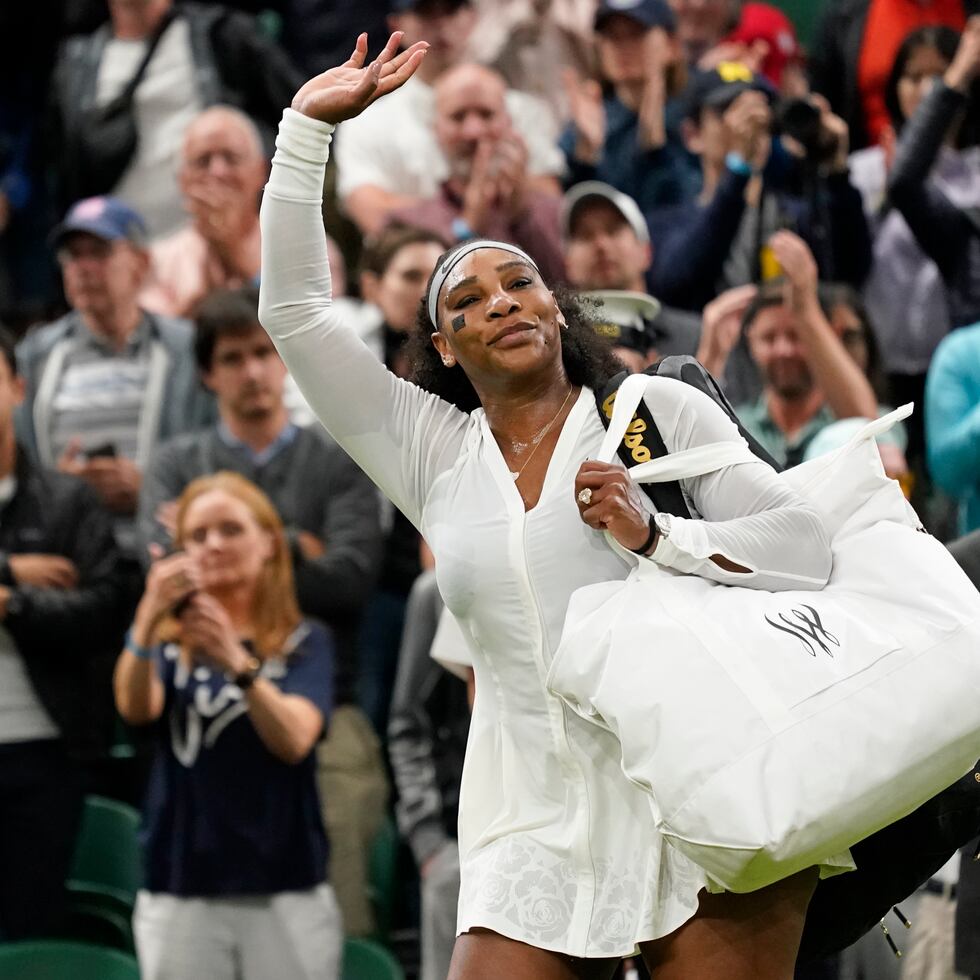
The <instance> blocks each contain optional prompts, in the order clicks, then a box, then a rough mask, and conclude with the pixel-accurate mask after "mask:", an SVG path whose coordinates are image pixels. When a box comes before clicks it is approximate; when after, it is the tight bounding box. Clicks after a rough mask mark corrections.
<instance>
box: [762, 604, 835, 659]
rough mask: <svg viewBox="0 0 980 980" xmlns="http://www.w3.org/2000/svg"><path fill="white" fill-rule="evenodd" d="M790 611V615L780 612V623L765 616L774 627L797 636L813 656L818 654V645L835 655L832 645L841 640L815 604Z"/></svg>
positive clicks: (828, 653)
mask: <svg viewBox="0 0 980 980" xmlns="http://www.w3.org/2000/svg"><path fill="white" fill-rule="evenodd" d="M804 610H805V611H804ZM789 612H790V614H789V616H787V615H786V614H785V613H780V614H779V617H778V618H779V621H780V622H779V623H775V622H773V621H772V620H771V619H770V618H769V617H768V616H765V617H763V618H764V619H765V621H766V622H767V623H768V624H769V625H770V626H771V627H773V629H777V630H780V631H781V632H783V633H789V635H790V636H795V637H796V639H798V640H799V641H800V643H802V644H803V647H804V649H805V650H806V652H807V653H809V654H810V656H811V657H815V656H816V655H817V647H819V648H820V649H821V650H823V652H824V653H825V654H827V656H828V657H833V655H834V651H833V650H832V649H831V647H839V646H840V640H838V639H837V637H836V636H834V634H833V633H831V632H830V631H829V630H828V629H827V628H826V627H825V626H824V624H823V622H822V620H821V619H820V613H818V612H817V610H816V609H814V608H813V606H807V605H804V606H802V608H800V609H791V610H790V611H789ZM780 623H782V625H780Z"/></svg>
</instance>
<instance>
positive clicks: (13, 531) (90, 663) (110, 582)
mask: <svg viewBox="0 0 980 980" xmlns="http://www.w3.org/2000/svg"><path fill="white" fill-rule="evenodd" d="M16 475H17V490H16V492H15V493H14V496H13V498H12V499H11V500H10V501H9V502H8V504H7V505H6V507H4V508H3V510H2V511H0V582H2V583H3V584H5V585H7V586H8V587H10V588H11V590H12V595H11V599H10V601H9V603H8V612H7V616H6V617H5V619H4V621H3V625H4V626H5V627H6V628H7V629H8V630H9V631H10V634H11V635H12V636H13V639H14V642H15V643H16V644H17V649H18V650H19V652H20V654H21V656H22V657H23V658H24V663H25V665H26V667H27V674H28V677H29V678H30V681H31V683H32V684H33V685H34V689H35V691H36V692H37V695H38V697H39V698H40V700H41V703H42V704H43V705H44V707H45V708H46V709H47V711H48V713H49V714H50V715H51V718H52V719H53V721H54V722H55V724H56V725H57V726H58V727H59V729H60V730H61V733H62V735H63V737H64V739H65V741H66V743H67V745H68V747H69V749H70V750H72V751H73V752H74V753H75V754H76V755H80V756H92V755H95V754H97V753H98V752H99V751H100V750H102V749H104V747H105V745H106V744H107V742H108V739H109V737H110V735H111V730H112V718H113V715H112V690H111V674H112V665H113V663H114V662H115V658H116V656H117V655H118V653H119V651H120V649H122V636H123V632H124V630H125V625H126V620H127V613H128V610H127V609H125V608H124V607H123V602H122V598H121V590H120V581H119V557H118V552H117V550H116V544H115V537H114V535H113V530H112V519H111V517H110V515H109V514H108V512H107V511H106V510H104V509H103V507H102V505H101V504H100V503H99V501H98V498H97V497H96V496H95V494H94V493H93V492H92V491H91V490H90V489H89V487H88V486H87V485H86V484H85V483H83V482H82V481H81V480H79V479H77V478H76V477H73V476H68V475H67V474H64V473H58V472H56V471H53V470H46V469H41V468H39V467H38V466H36V465H35V464H34V463H33V462H32V461H31V460H30V459H29V457H28V454H27V453H26V452H23V451H19V452H18V454H17V471H16ZM32 552H33V553H43V554H53V555H61V556H63V557H65V558H68V559H69V560H70V561H72V562H73V563H74V564H75V566H76V568H77V569H78V576H79V582H78V586H77V587H76V588H74V589H41V588H36V587H34V586H28V585H17V584H15V582H14V580H13V577H12V576H11V574H10V565H9V557H10V555H16V554H25V553H32Z"/></svg>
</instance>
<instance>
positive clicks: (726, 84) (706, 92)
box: [684, 61, 776, 119]
mask: <svg viewBox="0 0 980 980" xmlns="http://www.w3.org/2000/svg"><path fill="white" fill-rule="evenodd" d="M743 92H762V93H763V94H764V95H765V96H766V97H767V98H768V99H769V100H770V101H772V100H773V99H775V97H776V90H775V89H774V88H773V86H772V85H771V84H770V83H769V80H768V79H766V78H764V77H763V76H762V75H757V74H755V72H753V71H752V69H751V68H749V67H748V66H746V65H743V64H742V63H741V62H740V61H721V62H719V63H718V64H717V65H715V67H714V68H709V69H706V70H702V71H696V72H693V73H692V74H691V78H690V80H689V82H688V84H687V89H686V90H685V92H684V101H685V113H686V114H687V116H688V117H689V118H692V119H693V118H697V117H698V116H699V115H700V114H701V110H702V109H706V108H711V109H718V110H723V109H727V108H728V106H730V105H731V104H732V102H734V101H735V99H737V98H738V97H739V96H740V95H741V94H742V93H743Z"/></svg>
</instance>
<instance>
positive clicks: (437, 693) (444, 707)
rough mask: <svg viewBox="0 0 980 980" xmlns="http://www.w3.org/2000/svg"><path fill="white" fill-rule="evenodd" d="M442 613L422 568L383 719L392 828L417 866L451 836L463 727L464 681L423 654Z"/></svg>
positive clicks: (430, 576) (431, 575) (431, 579)
mask: <svg viewBox="0 0 980 980" xmlns="http://www.w3.org/2000/svg"><path fill="white" fill-rule="evenodd" d="M441 613H442V598H441V597H440V595H439V589H438V586H437V585H436V577H435V572H423V573H422V575H420V576H419V578H418V580H417V581H416V583H415V586H414V587H413V589H412V592H411V595H410V596H409V600H408V608H407V609H406V611H405V630H404V632H403V633H402V644H401V649H400V650H399V651H398V673H397V676H396V678H395V689H394V693H393V695H392V699H391V715H390V719H389V721H388V755H389V757H390V759H391V769H392V772H393V774H394V777H395V784H396V785H397V787H398V803H397V805H396V807H395V813H396V815H397V817H398V827H399V829H400V830H401V832H402V835H403V836H404V837H405V839H406V840H407V841H408V843H409V846H410V847H411V849H412V854H413V855H414V857H415V860H416V862H417V863H418V864H419V866H420V867H421V865H422V864H424V863H425V861H426V860H427V859H428V858H430V857H432V855H433V854H435V853H436V852H437V851H438V850H439V849H440V848H441V847H442V846H443V844H445V843H446V842H447V841H448V840H450V839H455V837H456V824H457V821H458V816H459V788H460V783H461V782H462V778H463V756H464V755H465V753H466V738H467V733H468V732H469V725H470V711H469V703H468V701H467V695H466V685H465V684H464V683H463V682H462V681H461V680H460V679H459V678H458V677H454V676H453V675H452V674H450V673H449V672H448V671H447V670H445V669H444V668H443V667H441V666H440V665H439V664H438V663H436V661H435V660H433V659H432V657H431V656H430V651H431V649H432V641H433V639H434V638H435V634H436V628H437V626H438V623H439V617H440V615H441Z"/></svg>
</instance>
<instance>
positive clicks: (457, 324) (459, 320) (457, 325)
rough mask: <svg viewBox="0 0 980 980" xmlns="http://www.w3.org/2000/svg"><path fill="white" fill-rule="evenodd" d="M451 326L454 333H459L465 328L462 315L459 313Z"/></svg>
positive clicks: (464, 318) (464, 319) (464, 320)
mask: <svg viewBox="0 0 980 980" xmlns="http://www.w3.org/2000/svg"><path fill="white" fill-rule="evenodd" d="M452 324H453V330H454V331H455V332H456V333H459V331H460V330H462V329H463V327H465V326H466V317H465V316H463V314H462V313H460V315H459V316H457V317H454V318H453V321H452Z"/></svg>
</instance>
